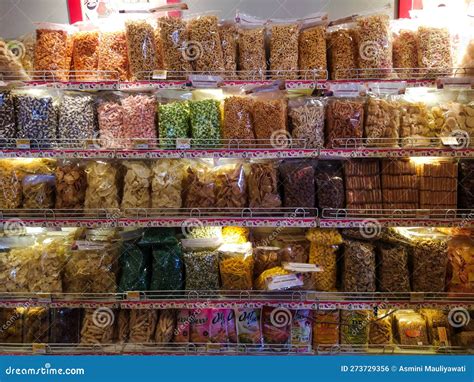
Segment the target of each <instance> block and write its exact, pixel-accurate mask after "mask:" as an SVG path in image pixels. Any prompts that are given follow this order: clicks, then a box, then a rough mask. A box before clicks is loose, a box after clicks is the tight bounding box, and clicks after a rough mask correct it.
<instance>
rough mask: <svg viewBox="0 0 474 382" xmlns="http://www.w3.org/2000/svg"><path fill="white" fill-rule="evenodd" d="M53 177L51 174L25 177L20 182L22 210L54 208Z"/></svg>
mask: <svg viewBox="0 0 474 382" xmlns="http://www.w3.org/2000/svg"><path fill="white" fill-rule="evenodd" d="M54 187H55V177H54V175H53V174H38V175H26V176H25V177H24V178H23V181H22V189H23V208H25V209H45V208H46V209H48V208H53V207H54Z"/></svg>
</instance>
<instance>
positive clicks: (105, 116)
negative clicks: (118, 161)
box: [97, 93, 126, 149]
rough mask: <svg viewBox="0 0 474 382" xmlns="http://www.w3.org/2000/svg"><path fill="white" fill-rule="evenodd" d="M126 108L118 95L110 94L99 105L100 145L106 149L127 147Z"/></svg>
mask: <svg viewBox="0 0 474 382" xmlns="http://www.w3.org/2000/svg"><path fill="white" fill-rule="evenodd" d="M123 117H124V108H123V106H122V105H121V103H120V99H119V97H118V96H117V95H116V94H113V93H109V94H106V95H104V97H103V98H101V99H100V100H99V102H98V105H97V118H98V122H99V132H100V144H101V146H102V147H103V148H105V149H113V148H124V147H125V143H126V142H125V141H124V139H123V138H124V136H125V129H124V125H123V122H124V121H123Z"/></svg>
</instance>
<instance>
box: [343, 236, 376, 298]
mask: <svg viewBox="0 0 474 382" xmlns="http://www.w3.org/2000/svg"><path fill="white" fill-rule="evenodd" d="M343 286H344V290H345V291H346V292H375V290H376V285H375V252H374V247H373V246H372V245H371V244H369V243H365V242H362V241H352V240H351V241H346V242H345V248H344V271H343Z"/></svg>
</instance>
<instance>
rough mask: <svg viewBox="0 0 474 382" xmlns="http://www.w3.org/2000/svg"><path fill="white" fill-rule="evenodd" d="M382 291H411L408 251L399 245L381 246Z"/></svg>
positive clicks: (379, 278)
mask: <svg viewBox="0 0 474 382" xmlns="http://www.w3.org/2000/svg"><path fill="white" fill-rule="evenodd" d="M379 260H380V262H379V267H378V270H379V277H378V280H379V290H380V292H405V293H406V292H410V277H409V270H408V251H407V249H406V247H404V246H401V245H397V246H389V245H381V246H380V248H379Z"/></svg>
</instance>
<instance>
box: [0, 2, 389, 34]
mask: <svg viewBox="0 0 474 382" xmlns="http://www.w3.org/2000/svg"><path fill="white" fill-rule="evenodd" d="M395 1H396V0H187V1H186V0H185V2H186V3H187V4H188V6H189V12H188V13H190V14H191V13H196V12H203V11H208V10H217V11H219V12H218V14H219V15H220V16H221V17H222V18H232V17H233V16H234V15H235V11H236V9H239V10H241V11H243V12H246V13H250V14H252V15H255V16H258V17H265V18H269V17H275V18H279V17H280V18H282V17H302V16H304V15H306V14H308V13H311V12H319V11H324V12H328V13H329V17H330V18H332V19H334V18H338V17H343V16H347V15H349V14H352V13H356V12H361V11H370V10H375V9H377V8H379V7H381V6H383V5H384V4H387V3H390V4H391V6H392V10H393V11H392V14H394V13H395V10H394V2H395ZM150 2H153V0H151V1H150ZM38 21H47V22H54V23H67V22H68V10H67V1H66V0H0V37H3V38H16V37H19V36H21V35H23V34H25V33H29V32H32V31H34V29H35V26H34V24H33V23H34V22H38Z"/></svg>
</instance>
